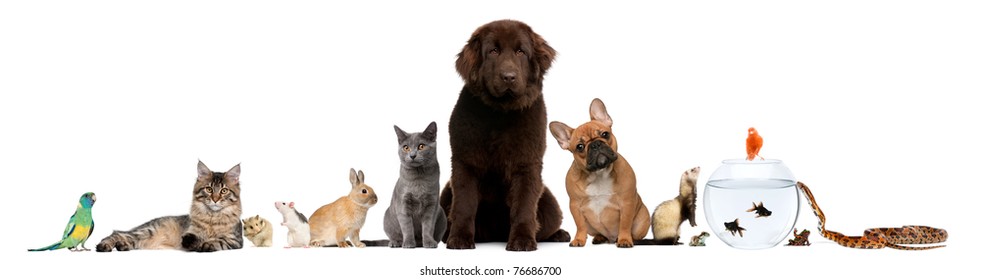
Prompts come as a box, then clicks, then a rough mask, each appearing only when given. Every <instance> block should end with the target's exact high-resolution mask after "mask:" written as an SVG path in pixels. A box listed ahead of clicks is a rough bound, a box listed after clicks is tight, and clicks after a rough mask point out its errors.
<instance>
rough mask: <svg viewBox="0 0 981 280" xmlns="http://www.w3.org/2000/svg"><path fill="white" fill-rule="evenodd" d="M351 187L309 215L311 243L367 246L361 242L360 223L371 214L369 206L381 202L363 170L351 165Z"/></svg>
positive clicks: (323, 245)
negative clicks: (365, 180) (345, 192)
mask: <svg viewBox="0 0 981 280" xmlns="http://www.w3.org/2000/svg"><path fill="white" fill-rule="evenodd" d="M350 179H351V191H350V192H349V193H348V195H347V196H343V197H341V198H338V199H337V200H336V201H334V202H332V203H330V204H327V205H324V206H321V207H320V209H317V211H315V212H313V215H311V216H310V245H311V246H317V247H326V246H330V245H337V247H341V248H345V247H349V246H351V245H350V244H348V242H346V241H345V240H347V239H348V238H350V239H351V243H353V245H354V246H357V247H359V248H361V247H365V244H364V242H361V236H360V235H361V227H362V226H364V221H365V218H366V217H367V216H368V208H371V207H372V206H375V204H376V203H378V196H377V195H375V190H374V189H372V188H371V187H370V186H368V185H366V184H365V183H364V172H361V171H357V172H355V171H354V168H351V174H350Z"/></svg>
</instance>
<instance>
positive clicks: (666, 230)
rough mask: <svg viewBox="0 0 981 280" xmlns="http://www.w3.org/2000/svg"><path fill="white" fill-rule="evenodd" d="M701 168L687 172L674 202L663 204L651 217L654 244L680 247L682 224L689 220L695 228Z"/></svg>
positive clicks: (669, 201) (683, 175) (682, 176)
mask: <svg viewBox="0 0 981 280" xmlns="http://www.w3.org/2000/svg"><path fill="white" fill-rule="evenodd" d="M700 171H701V168H700V167H695V168H692V169H689V170H686V171H685V173H684V174H682V175H681V186H680V187H679V190H678V192H679V194H678V196H677V197H675V198H674V199H672V200H668V201H665V202H662V203H661V204H660V205H658V206H657V208H655V209H654V214H653V215H651V231H653V232H654V244H657V245H680V244H682V243H681V242H679V240H680V239H681V234H680V233H681V232H680V231H679V228H680V227H681V223H683V222H685V220H688V221H689V222H690V223H691V226H693V227H694V226H695V196H696V192H695V184H696V183H697V182H698V174H699V172H700Z"/></svg>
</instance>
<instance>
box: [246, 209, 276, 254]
mask: <svg viewBox="0 0 981 280" xmlns="http://www.w3.org/2000/svg"><path fill="white" fill-rule="evenodd" d="M242 227H243V228H244V230H245V232H244V235H245V237H246V238H248V239H249V241H252V244H254V245H255V246H256V247H270V246H272V239H273V237H272V236H273V228H272V225H270V224H269V221H268V220H266V219H264V218H262V217H259V215H255V217H249V218H248V219H244V220H242Z"/></svg>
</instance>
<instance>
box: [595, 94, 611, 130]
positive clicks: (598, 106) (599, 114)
mask: <svg viewBox="0 0 981 280" xmlns="http://www.w3.org/2000/svg"><path fill="white" fill-rule="evenodd" d="M589 119H590V120H594V121H599V122H600V123H602V124H604V125H606V126H609V127H613V118H611V117H610V114H608V113H607V112H606V104H603V100H600V99H599V98H594V99H593V102H592V103H590V104H589Z"/></svg>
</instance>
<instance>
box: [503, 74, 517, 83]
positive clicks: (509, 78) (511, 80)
mask: <svg viewBox="0 0 981 280" xmlns="http://www.w3.org/2000/svg"><path fill="white" fill-rule="evenodd" d="M517 76H518V73H515V72H511V71H508V72H504V73H501V79H502V80H504V82H505V83H509V84H511V83H514V78H515V77H517Z"/></svg>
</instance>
